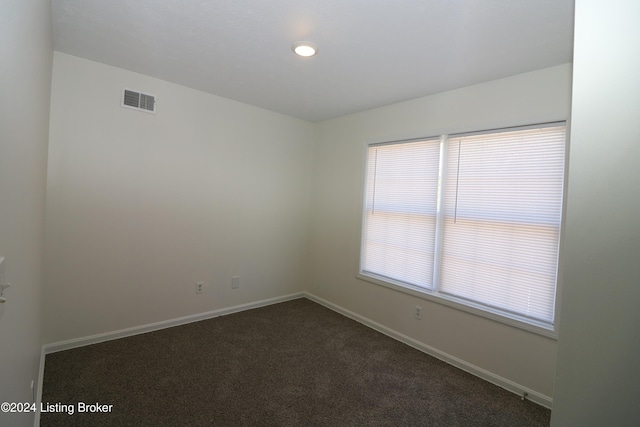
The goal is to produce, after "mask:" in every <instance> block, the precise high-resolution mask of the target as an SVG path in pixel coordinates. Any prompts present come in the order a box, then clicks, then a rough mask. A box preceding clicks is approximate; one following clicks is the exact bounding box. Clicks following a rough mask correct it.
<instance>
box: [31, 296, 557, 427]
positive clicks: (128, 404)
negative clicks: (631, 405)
mask: <svg viewBox="0 0 640 427" xmlns="http://www.w3.org/2000/svg"><path fill="white" fill-rule="evenodd" d="M42 402H43V404H44V405H45V407H46V406H47V405H55V404H58V410H60V408H62V409H64V408H65V407H64V406H62V405H69V406H70V407H71V408H72V409H73V415H69V413H68V412H71V411H69V410H66V411H65V412H62V413H56V412H47V413H42V415H41V425H42V426H447V427H448V426H548V425H549V419H550V415H551V411H549V410H548V409H546V408H543V407H541V406H539V405H537V404H535V403H532V402H530V401H523V400H521V399H520V397H519V396H517V395H515V394H512V393H510V392H508V391H506V390H503V389H502V388H500V387H497V386H495V385H493V384H490V383H488V382H486V381H484V380H481V379H479V378H477V377H475V376H473V375H471V374H468V373H466V372H464V371H461V370H459V369H457V368H455V367H453V366H451V365H448V364H446V363H444V362H442V361H439V360H438V359H435V358H433V357H431V356H428V355H426V354H424V353H422V352H420V351H418V350H416V349H414V348H411V347H409V346H407V345H405V344H403V343H400V342H398V341H396V340H394V339H392V338H389V337H387V336H385V335H383V334H380V333H378V332H376V331H374V330H372V329H370V328H368V327H366V326H364V325H361V324H360V323H358V322H355V321H353V320H351V319H349V318H347V317H344V316H342V315H340V314H338V313H335V312H333V311H331V310H329V309H327V308H325V307H323V306H321V305H319V304H316V303H314V302H312V301H310V300H308V299H297V300H293V301H289V302H285V303H281V304H275V305H271V306H268V307H262V308H257V309H254V310H248V311H244V312H241V313H236V314H231V315H228V316H222V317H217V318H215V319H211V320H205V321H201V322H196V323H191V324H188V325H183V326H177V327H173V328H168V329H164V330H161V331H156V332H150V333H145V334H141V335H136V336H132V337H128V338H122V339H118V340H113V341H108V342H104V343H100V344H94V345H90V346H86V347H81V348H76V349H72V350H66V351H61V352H58V353H53V354H49V355H47V356H46V359H45V373H44V386H43V395H42ZM78 402H83V403H85V404H95V403H96V402H99V403H100V404H101V405H102V404H105V405H113V406H112V408H111V411H110V412H107V413H95V412H93V413H92V412H81V413H79V412H78V408H79V404H78ZM69 406H68V407H67V408H69ZM51 409H52V411H55V410H56V409H55V406H53V407H51ZM93 409H95V408H93ZM102 409H105V408H104V407H103V408H102ZM86 410H87V408H85V411H86Z"/></svg>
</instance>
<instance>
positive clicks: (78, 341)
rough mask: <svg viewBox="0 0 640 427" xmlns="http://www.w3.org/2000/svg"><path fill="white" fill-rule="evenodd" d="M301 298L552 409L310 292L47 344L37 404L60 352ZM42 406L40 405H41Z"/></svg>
mask: <svg viewBox="0 0 640 427" xmlns="http://www.w3.org/2000/svg"><path fill="white" fill-rule="evenodd" d="M298 298H308V299H309V300H311V301H314V302H316V303H318V304H320V305H322V306H324V307H326V308H328V309H330V310H332V311H335V312H336V313H339V314H342V315H343V316H346V317H348V318H350V319H352V320H355V321H356V322H359V323H361V324H363V325H365V326H367V327H369V328H371V329H374V330H376V331H378V332H380V333H382V334H384V335H386V336H388V337H391V338H393V339H396V340H398V341H400V342H402V343H404V344H406V345H409V346H411V347H413V348H415V349H416V350H419V351H422V352H423V353H426V354H428V355H430V356H433V357H435V358H437V359H439V360H442V361H444V362H446V363H448V364H450V365H452V366H455V367H456V368H459V369H462V370H463V371H466V372H468V373H470V374H472V375H475V376H477V377H479V378H482V379H483V380H485V381H488V382H490V383H492V384H495V385H497V386H499V387H502V388H504V389H505V390H508V391H510V392H512V393H515V394H517V395H519V396H523V395H524V394H525V393H526V398H527V399H528V400H531V401H532V402H535V403H537V404H539V405H542V406H544V407H546V408H549V409H551V407H552V403H553V400H552V398H551V397H549V396H546V395H544V394H542V393H538V392H537V391H534V390H531V389H529V388H527V387H524V386H522V385H520V384H517V383H515V382H513V381H511V380H508V379H506V378H503V377H501V376H499V375H496V374H494V373H493V372H490V371H487V370H486V369H482V368H480V367H478V366H475V365H473V364H471V363H468V362H465V361H464V360H462V359H459V358H457V357H455V356H452V355H450V354H447V353H445V352H443V351H440V350H438V349H436V348H434V347H431V346H429V345H427V344H425V343H422V342H420V341H417V340H415V339H413V338H410V337H408V336H406V335H404V334H401V333H400V332H397V331H395V330H393V329H391V328H388V327H386V326H384V325H382V324H380V323H377V322H374V321H373V320H371V319H368V318H366V317H363V316H361V315H359V314H356V313H354V312H352V311H350V310H347V309H345V308H343V307H341V306H339V305H336V304H333V303H331V302H329V301H327V300H325V299H323V298H320V297H318V296H316V295H313V294H311V293H309V292H298V293H295V294H289V295H284V296H281V297H275V298H269V299H266V300H261V301H255V302H251V303H247V304H241V305H236V306H233V307H228V308H221V309H217V310H213V311H208V312H205V313H199V314H194V315H190V316H184V317H179V318H177V319H170V320H165V321H162V322H156V323H151V324H148V325H140V326H135V327H131V328H126V329H120V330H117V331H112V332H105V333H102V334H96V335H91V336H88V337H82V338H75V339H71V340H67V341H60V342H56V343H51V344H45V345H43V346H42V352H41V355H40V372H39V378H38V390H37V405H39V404H40V402H41V401H42V384H43V381H44V367H45V364H44V362H45V356H46V355H47V354H51V353H56V352H58V351H63V350H69V349H72V348H77V347H83V346H86V345H91V344H96V343H99V342H104V341H110V340H114V339H118V338H125V337H128V336H133V335H138V334H143V333H146V332H152V331H157V330H161V329H166V328H171V327H173V326H180V325H184V324H188V323H193V322H198V321H201V320H207V319H212V318H214V317H218V316H224V315H227V314H232V313H238V312H241V311H245V310H251V309H254V308H259V307H264V306H268V305H272V304H277V303H280V302H285V301H290V300H294V299H298ZM38 407H39V406H38ZM39 425H40V412H39V411H38V413H37V414H36V416H35V421H34V426H35V427H38V426H39Z"/></svg>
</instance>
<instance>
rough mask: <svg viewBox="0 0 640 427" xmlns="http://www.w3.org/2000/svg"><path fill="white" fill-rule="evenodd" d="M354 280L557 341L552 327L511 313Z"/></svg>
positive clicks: (370, 278) (377, 280) (402, 286)
mask: <svg viewBox="0 0 640 427" xmlns="http://www.w3.org/2000/svg"><path fill="white" fill-rule="evenodd" d="M356 278H358V279H360V280H363V281H366V282H369V283H373V284H375V285H379V286H384V287H386V288H389V289H393V290H395V291H398V292H402V293H405V294H408V295H411V296H414V297H417V298H421V299H424V300H427V301H432V302H435V303H438V304H442V305H445V306H447V307H451V308H454V309H456V310H460V311H464V312H467V313H471V314H474V315H476V316H480V317H484V318H486V319H490V320H493V321H496V322H499V323H503V324H506V325H509V326H513V327H515V328H518V329H522V330H525V331H527V332H532V333H534V334H538V335H542V336H545V337H547V338H552V339H554V340H557V339H558V332H557V331H556V330H555V329H554V327H553V326H552V325H551V326H550V325H547V324H545V323H543V322H537V321H535V320H532V319H526V318H524V317H520V316H517V315H513V314H511V313H505V312H501V311H500V310H497V309H492V308H490V307H484V306H481V305H479V304H477V305H476V304H473V303H472V302H468V301H465V300H462V299H458V298H454V297H450V296H448V295H442V294H434V293H432V292H430V291H429V290H428V289H422V288H419V287H417V286H411V285H409V284H406V283H401V282H392V281H390V280H389V279H387V278H383V277H377V276H374V275H369V274H364V273H358V274H356Z"/></svg>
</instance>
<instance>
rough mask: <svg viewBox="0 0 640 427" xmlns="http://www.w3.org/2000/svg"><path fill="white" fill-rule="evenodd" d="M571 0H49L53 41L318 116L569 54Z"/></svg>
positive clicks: (558, 60) (90, 55) (64, 48)
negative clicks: (309, 45)
mask: <svg viewBox="0 0 640 427" xmlns="http://www.w3.org/2000/svg"><path fill="white" fill-rule="evenodd" d="M573 3H574V0H108V1H106V0H52V7H53V15H52V17H53V28H54V48H55V50H57V51H61V52H65V53H68V54H71V55H76V56H80V57H83V58H87V59H90V60H94V61H98V62H102V63H104V64H108V65H113V66H116V67H120V68H124V69H127V70H131V71H135V72H138V73H142V74H146V75H149V76H153V77H157V78H160V79H163V80H167V81H170V82H174V83H178V84H181V85H184V86H188V87H191V88H195V89H199V90H202V91H205V92H209V93H212V94H216V95H220V96H223V97H226V98H230V99H234V100H237V101H241V102H245V103H248V104H252V105H255V106H258V107H262V108H266V109H269V110H273V111H277V112H280V113H284V114H288V115H291V116H294V117H299V118H301V119H305V120H309V121H314V122H315V121H320V120H324V119H329V118H333V117H338V116H342V115H345V114H349V113H354V112H358V111H363V110H368V109H371V108H375V107H379V106H383V105H388V104H391V103H394V102H399V101H404V100H407V99H412V98H417V97H421V96H426V95H430V94H433V93H437V92H442V91H445V90H450V89H454V88H458V87H463V86H468V85H471V84H476V83H481V82H485V81H489V80H493V79H497V78H501V77H505V76H509V75H514V74H519V73H523V72H527V71H533V70H537V69H541V68H546V67H550V66H554V65H558V64H563V63H567V62H571V61H572V57H573ZM299 40H310V41H312V42H314V43H315V44H317V45H318V46H319V53H318V54H317V55H316V56H314V57H311V58H302V57H298V56H296V55H294V54H293V52H292V51H291V45H292V44H293V43H294V42H296V41H299ZM157 95H158V97H159V98H160V97H161V96H162V95H161V94H157Z"/></svg>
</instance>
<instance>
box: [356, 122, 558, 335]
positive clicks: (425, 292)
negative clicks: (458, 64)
mask: <svg viewBox="0 0 640 427" xmlns="http://www.w3.org/2000/svg"><path fill="white" fill-rule="evenodd" d="M554 125H555V126H564V127H565V143H564V164H563V183H562V199H561V207H560V224H559V234H558V253H557V259H556V287H555V295H554V301H555V303H554V308H553V310H554V317H553V322H552V323H546V322H543V321H537V320H535V319H532V318H529V317H526V316H522V315H518V314H515V313H511V312H508V311H505V310H501V309H496V308H492V307H490V306H486V305H483V304H479V303H475V302H473V301H471V300H467V299H463V298H459V297H455V296H452V295H449V294H445V293H442V292H439V287H440V286H439V283H434V284H433V286H434V288H433V290H432V289H427V288H423V287H420V286H417V285H413V284H411V283H406V282H402V281H400V280H395V279H392V278H388V277H384V276H380V275H377V274H375V273H371V272H364V271H363V258H364V245H365V242H364V236H365V227H366V219H365V216H366V213H367V206H366V205H367V175H368V173H369V172H368V161H369V160H368V158H369V155H368V152H369V148H370V147H371V146H376V145H378V146H380V145H390V144H401V143H408V142H412V141H422V140H433V139H434V138H435V139H440V141H441V146H440V150H441V152H440V163H439V165H438V167H439V169H438V174H439V176H440V177H441V180H440V184H439V186H440V187H441V188H439V189H438V192H439V193H440V192H442V191H443V190H444V186H443V181H442V175H443V174H446V170H445V169H446V168H445V167H444V166H443V162H444V163H446V162H447V156H446V152H445V150H446V149H447V147H446V145H447V139H448V138H454V137H458V136H461V135H463V136H466V135H474V134H483V133H484V134H489V133H498V132H504V131H510V130H525V129H527V128H529V129H531V128H540V127H551V126H554ZM569 129H570V126H569V121H568V120H566V119H561V120H552V121H548V122H542V123H534V124H525V125H512V126H503V127H494V128H489V129H483V130H475V131H467V132H460V131H458V132H438V133H437V134H435V135H434V134H433V133H426V132H425V134H427V135H430V136H425V137H417V138H416V137H411V138H401V139H392V140H386V141H381V140H376V141H365V142H364V144H363V156H362V158H363V162H362V174H361V177H362V179H361V191H360V194H361V197H362V199H361V204H360V209H359V211H358V214H359V221H360V222H359V224H360V228H359V235H358V239H359V242H358V246H357V258H356V259H357V264H356V265H357V267H356V269H357V272H356V278H357V279H360V280H363V281H366V282H368V283H372V284H375V285H379V286H383V287H386V288H389V289H392V290H395V291H399V292H402V293H404V294H408V295H411V296H414V297H417V298H420V299H423V300H427V301H431V302H435V303H438V304H441V305H445V306H448V307H451V308H454V309H457V310H460V311H463V312H467V313H471V314H474V315H477V316H480V317H483V318H487V319H491V320H494V321H497V322H500V323H503V324H507V325H510V326H514V327H516V328H519V329H523V330H526V331H529V332H533V333H536V334H539V335H542V336H545V337H549V338H553V339H557V338H558V324H557V319H558V317H559V306H560V295H561V287H562V275H561V271H562V258H563V257H562V247H563V235H564V232H563V230H564V221H565V211H566V203H565V201H566V193H567V173H568V161H569ZM442 197H443V196H442ZM437 215H438V216H439V217H443V216H444V213H443V209H439V210H438V212H437ZM441 219H442V218H439V220H438V221H437V223H436V230H435V233H436V242H435V254H434V266H433V268H434V270H439V269H440V268H441V265H442V264H441V260H440V258H441V256H442V246H441V236H442V229H443V223H444V222H443V221H442V220H441ZM436 276H437V277H439V273H436Z"/></svg>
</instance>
